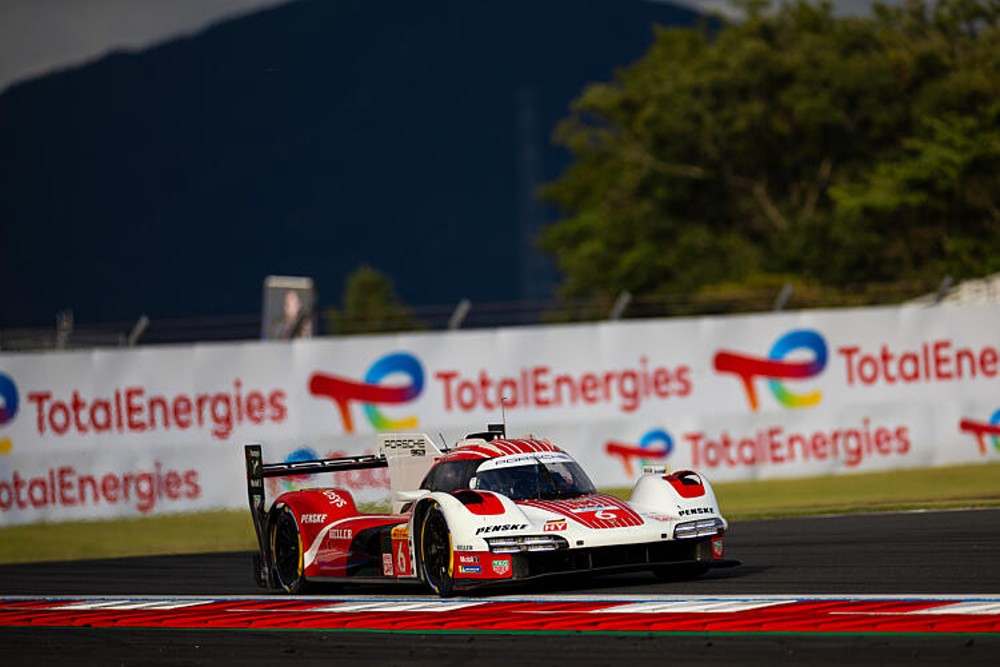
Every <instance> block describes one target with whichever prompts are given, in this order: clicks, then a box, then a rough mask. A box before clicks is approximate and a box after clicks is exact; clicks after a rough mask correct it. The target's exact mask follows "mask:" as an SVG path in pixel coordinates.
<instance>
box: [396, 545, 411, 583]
mask: <svg viewBox="0 0 1000 667" xmlns="http://www.w3.org/2000/svg"><path fill="white" fill-rule="evenodd" d="M396 573H397V574H398V575H399V576H403V575H406V574H409V573H410V548H409V546H408V545H407V543H406V540H400V542H399V547H398V548H397V549H396Z"/></svg>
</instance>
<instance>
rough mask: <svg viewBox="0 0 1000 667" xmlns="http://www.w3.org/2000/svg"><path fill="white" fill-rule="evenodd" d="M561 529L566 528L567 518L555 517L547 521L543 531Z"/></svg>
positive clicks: (548, 531) (549, 531)
mask: <svg viewBox="0 0 1000 667" xmlns="http://www.w3.org/2000/svg"><path fill="white" fill-rule="evenodd" d="M560 530H566V519H555V520H553V521H546V522H545V525H544V526H542V532H543V533H551V532H555V531H560Z"/></svg>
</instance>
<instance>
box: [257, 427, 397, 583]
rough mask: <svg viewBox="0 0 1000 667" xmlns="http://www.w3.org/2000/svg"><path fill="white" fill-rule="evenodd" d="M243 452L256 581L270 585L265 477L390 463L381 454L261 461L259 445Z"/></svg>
mask: <svg viewBox="0 0 1000 667" xmlns="http://www.w3.org/2000/svg"><path fill="white" fill-rule="evenodd" d="M243 452H244V455H245V463H246V473H247V498H248V499H249V501H250V516H251V518H252V519H253V529H254V532H255V533H256V534H257V550H258V552H259V554H260V556H259V562H258V566H257V568H256V570H257V583H259V584H260V585H262V586H269V585H271V584H272V582H271V580H270V573H269V569H268V564H269V563H270V562H271V558H270V555H271V554H270V541H269V540H268V537H267V492H266V489H265V485H264V479H266V478H268V477H290V476H292V475H311V474H315V473H321V472H340V471H342V470H365V469H367V468H386V467H388V466H389V463H388V461H387V460H386V457H385V456H383V455H381V454H367V455H364V456H343V457H338V458H331V459H317V460H315V461H295V462H291V463H264V455H263V452H262V449H261V446H260V445H259V444H253V445H246V446H244V448H243Z"/></svg>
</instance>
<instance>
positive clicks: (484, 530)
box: [476, 523, 528, 535]
mask: <svg viewBox="0 0 1000 667" xmlns="http://www.w3.org/2000/svg"><path fill="white" fill-rule="evenodd" d="M527 527H528V524H526V523H500V524H497V525H495V526H480V527H479V528H476V535H488V534H490V533H505V532H508V531H511V530H524V529H525V528H527Z"/></svg>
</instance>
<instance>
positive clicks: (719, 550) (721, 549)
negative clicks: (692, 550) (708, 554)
mask: <svg viewBox="0 0 1000 667" xmlns="http://www.w3.org/2000/svg"><path fill="white" fill-rule="evenodd" d="M725 552H726V549H725V546H723V543H722V538H721V537H713V538H712V558H715V559H716V560H720V559H722V558H723V557H724V556H725Z"/></svg>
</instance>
